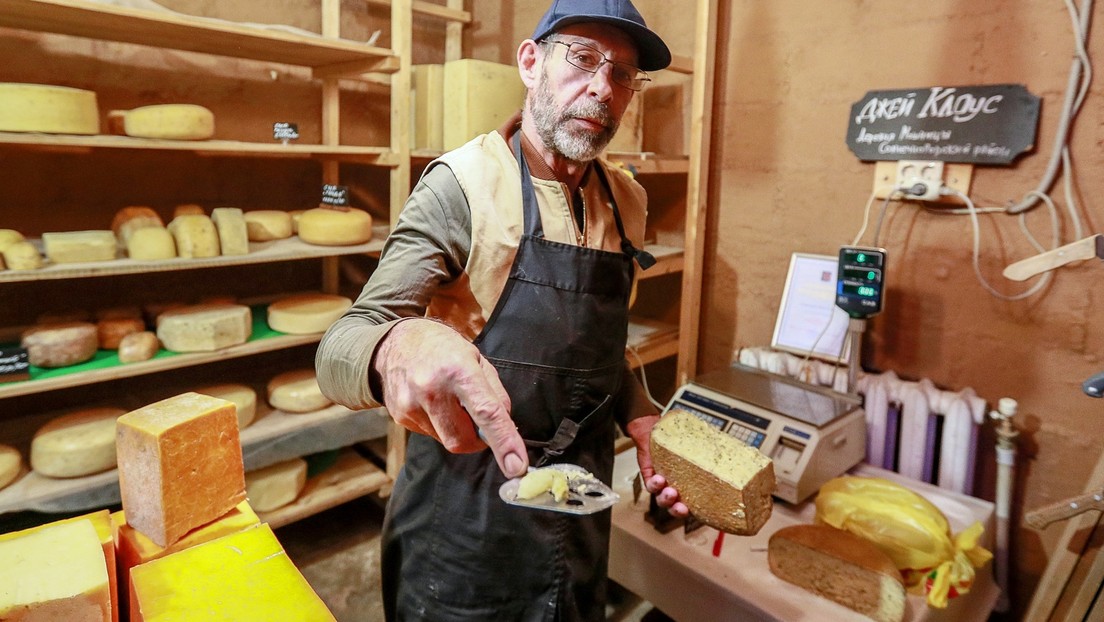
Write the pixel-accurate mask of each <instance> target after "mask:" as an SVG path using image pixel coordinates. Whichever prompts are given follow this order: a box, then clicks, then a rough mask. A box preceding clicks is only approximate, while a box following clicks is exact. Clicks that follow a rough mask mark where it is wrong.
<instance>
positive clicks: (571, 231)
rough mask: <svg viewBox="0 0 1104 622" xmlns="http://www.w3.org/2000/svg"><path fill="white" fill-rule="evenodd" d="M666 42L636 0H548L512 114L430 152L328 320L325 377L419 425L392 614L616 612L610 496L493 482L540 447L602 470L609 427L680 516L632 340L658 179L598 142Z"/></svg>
mask: <svg viewBox="0 0 1104 622" xmlns="http://www.w3.org/2000/svg"><path fill="white" fill-rule="evenodd" d="M670 60H671V55H670V51H669V50H668V49H667V46H666V44H664V43H663V41H662V40H661V39H660V38H659V36H657V35H656V34H655V33H654V32H652V31H651V30H649V29H648V28H647V26H646V25H645V22H644V19H643V18H642V17H641V16H640V13H639V12H638V11H637V10H636V8H635V7H634V6H633V5H632V3H631V2H630V1H629V0H601V1H596V0H555V1H554V2H553V3H552V6H551V8H550V9H549V10H548V12H547V13H546V14H545V15H544V17H543V18H542V19H541V21H540V23H539V24H538V26H537V28H536V31H535V32H534V34H533V37H532V38H531V39H527V40H525V41H524V42H523V43H522V44H521V45H520V47H519V48H518V52H517V61H518V71H519V74H520V76H521V79H522V81H523V83H524V84H525V86H526V87H527V89H528V92H527V96H526V101H525V107H524V109H523V111H522V114H521V115H520V123H519V120H518V118H517V117H515V119H513V120H511V121H510V122H508V123H507V124H506V126H504V127H503V128H502V129H500V130H499V131H498V132H491V133H489V134H485V135H483V136H480V137H477V138H476V139H474V140H473V141H471V142H469V143H468V144H467V145H464V146H463V147H460V148H459V149H456V150H454V151H452V152H450V153H448V154H445V155H444V156H442V157H441V158H440V159H439V160H437V161H435V162H434V163H432V164H431V165H430V166H429V167H428V169H427V171H426V172H425V173H424V175H423V177H422V179H421V180H420V181H419V183H418V185H417V187H416V188H415V189H414V191H413V193H412V194H411V196H410V198H409V200H408V201H407V204H406V206H405V207H404V210H403V212H402V215H401V217H400V218H399V222H398V223H397V225H396V227H395V229H394V231H393V232H392V234H391V236H390V237H389V239H388V241H387V244H386V247H385V249H384V251H383V254H382V256H381V259H380V264H379V267H378V268H377V270H376V271H375V272H374V273H373V275H372V277H371V278H370V279H369V281H368V283H367V285H366V286H365V288H364V291H363V292H362V293H361V296H360V298H359V299H358V300H357V303H356V304H355V305H354V306H353V308H352V309H351V310H350V311H349V312H348V313H347V314H346V315H345V316H344V317H343V318H342V319H340V320H339V321H338V322H336V323H335V324H334V325H333V326H332V327H331V328H330V330H329V331H328V332H327V333H326V335H325V337H324V338H323V340H322V343H321V345H320V347H319V350H318V355H317V359H316V366H317V369H318V381H319V384H320V386H321V387H322V390H323V392H324V393H326V394H327V395H328V396H330V397H331V398H333V399H334V400H335V401H337V402H340V403H342V404H345V405H347V406H350V407H353V408H362V407H367V406H373V405H376V404H378V403H383V404H384V405H386V407H387V409H388V412H389V413H390V415H391V417H393V418H394V419H395V421H396V422H397V423H399V424H400V425H402V426H403V427H405V428H407V429H409V430H411V431H412V432H415V434H412V435H411V438H410V441H409V446H408V452H407V459H406V462H405V464H404V465H403V469H402V472H401V473H400V475H399V477H398V479H397V481H396V483H395V488H394V492H393V494H392V496H391V498H390V501H389V503H388V509H387V515H386V518H385V520H384V533H383V541H382V545H381V547H382V556H383V559H382V564H383V591H384V606H385V610H386V612H387V616H388V619H391V620H409V619H425V620H433V621H435V622H437V621H446V620H600V619H602V618H604V617H605V616H604V606H605V598H606V567H607V561H608V549H609V530H610V513H609V512H599V513H597V514H592V515H589V516H576V515H571V514H564V513H554V512H547V511H540V510H533V509H527V508H519V507H515V506H511V505H507V504H506V503H504V502H503V501H502V500H501V499H499V497H498V489H499V487H500V486H501V485H502V483H503V482H504V481H505V480H506V478H508V477H518V476H522V475H524V474H525V472H526V469H527V467H528V466H529V465H530V464H533V465H536V464H541V463H544V462H566V463H574V464H578V465H580V466H582V467H584V468H586V469H587V470H589V471H590V472H592V473H594V474H595V475H597V476H598V477H599V478H601V479H602V480H603V481H605V482H607V483H609V482H610V480H611V477H612V469H613V440H614V434H615V429H614V425H617V424H619V425H621V426H622V429H623V430H625V432H626V433H627V434H628V435H629V436H630V437H631V438H632V439H633V441H634V442H635V444H636V446H637V450H638V453H637V455H638V461H639V465H640V469H641V473H642V475H643V476H644V479H645V486H646V487H647V489H648V490H649V491H650V492H652V493H653V494H657V499H658V501H659V503H660V505H662V506H664V507H668V508H670V510H671V512H672V513H673V514H675V515H680V516H685V515H686V513H687V511H686V506H685V505H684V504H683V503H681V502H680V501H679V499H678V492H677V491H676V490H675V489H673V488H671V487H668V486H667V485H666V481H665V480H664V478H663V477H662V475H659V474H656V473H655V470H654V468H653V467H652V463H651V458H650V455H649V452H648V440H649V438H650V435H651V429H652V426H653V425H654V424H655V422H656V421H657V420H658V418H659V415H658V413H657V412H656V410H655V408H654V407H652V406H651V405H650V404H649V403H648V401H647V400H646V399H644V398H643V397H642V394H643V391H642V389H641V388H640V385H639V383H638V382H637V381H636V379H635V377H634V376H633V375H632V374H631V373H630V372H629V370H628V368H627V366H626V364H625V360H624V348H625V339H626V334H627V322H628V301H629V295H630V290H631V286H632V281H633V275H634V269H635V265H636V263H640V264H641V265H642V266H643V265H644V264H650V263H651V262H650V261H649V260H650V259H651V258H650V257H649V256H648V255H647V253H644V252H642V251H640V250H638V248H639V246H640V244H641V239H642V238H643V235H644V221H645V216H646V210H645V202H646V197H645V194H644V190H643V189H642V188H641V187H640V186H639V185H638V184H637V183H636V182H634V181H632V180H631V179H629V178H628V177H627V176H626V175H623V174H622V173H620V172H617V171H616V170H615V169H611V168H610V167H609V166H608V165H606V164H604V163H601V162H600V161H598V160H597V159H596V158H597V156H598V155H599V153H601V152H602V150H603V149H604V148H605V147H606V145H607V144H608V143H609V141H610V139H611V138H612V137H613V135H614V133H615V132H616V130H617V126H618V123H619V121H620V119H621V116H622V115H623V114H624V112H625V109H626V107H627V106H628V105H629V102H630V101H631V100H632V97H633V95H634V94H635V92H636V91H638V90H639V89H640V88H642V87H643V86H644V84H645V82H646V81H647V80H648V77H647V74H646V73H645V71H654V70H659V69H663V68H665V67H666V66H667V65H668V64H670ZM644 267H646V266H644ZM488 448H489V450H488Z"/></svg>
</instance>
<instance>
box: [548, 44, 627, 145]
mask: <svg viewBox="0 0 1104 622" xmlns="http://www.w3.org/2000/svg"><path fill="white" fill-rule="evenodd" d="M550 38H552V39H554V40H556V41H560V42H562V43H561V44H555V43H546V44H544V45H543V46H542V48H543V52H544V62H543V65H542V68H541V75H540V80H539V82H538V84H537V87H536V89H534V90H533V92H532V93H531V95H530V98H531V100H530V112H531V114H532V117H533V122H534V125H535V126H536V128H537V132H538V134H539V135H540V137H541V140H542V141H543V142H544V145H545V147H547V148H548V149H550V150H552V151H553V152H555V153H557V154H559V155H561V156H563V157H565V158H567V159H569V160H573V161H575V162H589V161H591V160H593V159H595V158H597V157H598V155H599V154H600V153H601V152H602V150H604V149H605V148H606V145H608V144H609V142H610V140H612V139H613V135H614V134H615V133H616V132H617V128H618V126H619V125H620V123H621V116H622V115H623V114H624V113H625V108H627V107H628V105H629V102H630V101H632V97H633V94H634V92H633V91H632V90H630V89H628V88H626V87H624V86H621V85H620V84H616V83H614V82H613V81H612V79H611V70H612V67H611V66H610V65H609V64H604V65H602V66H601V67H600V68H599V69H598V71H597V72H596V73H588V72H586V71H583V70H581V69H578V68H577V67H575V66H573V65H572V64H570V63H568V62H567V60H566V59H565V58H566V54H567V45H566V44H570V43H576V42H578V43H585V44H587V45H589V46H591V47H592V48H595V49H597V50H598V51H599V52H601V53H602V54H603V55H604V56H605V57H606V58H608V59H610V60H614V61H618V62H622V63H628V64H631V65H635V63H636V48H635V47H634V46H633V44H632V41H631V40H630V39H629V38H628V36H627V35H625V34H624V33H622V32H621V31H620V30H617V29H616V28H612V27H608V26H603V25H600V24H576V25H573V26H569V27H567V28H565V29H563V30H562V31H560V32H558V33H556V34H554V35H551V37H550Z"/></svg>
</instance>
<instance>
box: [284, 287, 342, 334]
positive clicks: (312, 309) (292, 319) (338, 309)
mask: <svg viewBox="0 0 1104 622" xmlns="http://www.w3.org/2000/svg"><path fill="white" fill-rule="evenodd" d="M351 306H353V301H352V300H349V299H348V298H346V297H344V296H337V295H333V294H299V295H296V296H288V297H287V298H283V299H281V300H277V301H276V302H274V303H272V304H270V305H268V325H269V327H270V328H272V329H273V330H278V331H280V332H282V333H289V334H292V335H308V334H311V333H323V332H326V329H327V328H329V327H330V324H333V323H334V322H335V321H336V320H337V318H339V317H341V315H342V314H343V313H345V311H346V310H348V308H349V307H351Z"/></svg>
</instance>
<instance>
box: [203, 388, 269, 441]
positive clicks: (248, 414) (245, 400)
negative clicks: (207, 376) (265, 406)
mask: <svg viewBox="0 0 1104 622" xmlns="http://www.w3.org/2000/svg"><path fill="white" fill-rule="evenodd" d="M196 393H199V394H202V395H210V396H211V397H217V398H219V399H223V400H226V401H228V402H233V403H234V405H235V406H237V408H238V429H239V430H240V429H243V428H245V427H246V426H248V425H249V424H250V423H253V420H254V419H255V418H256V417H257V392H256V391H254V390H253V389H252V388H251V387H249V386H246V385H244V384H216V385H213V386H209V387H203V388H202V389H196Z"/></svg>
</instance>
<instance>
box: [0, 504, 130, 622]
mask: <svg viewBox="0 0 1104 622" xmlns="http://www.w3.org/2000/svg"><path fill="white" fill-rule="evenodd" d="M0 560H4V563H2V564H0V620H12V621H13V622H14V621H16V620H27V621H30V620H65V621H66V622H111V620H112V613H111V609H112V607H111V600H112V592H111V579H110V577H109V576H108V572H107V560H106V558H105V557H104V549H103V545H102V543H101V540H100V536H99V534H98V533H97V531H96V527H95V526H94V525H93V524H92V521H91V520H88V519H82V520H77V521H61V522H57V523H51V524H48V525H45V526H43V527H42V528H40V529H32V530H27V531H25V532H21V533H20V534H19V535H17V536H16V537H11V538H7V539H2V540H0Z"/></svg>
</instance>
